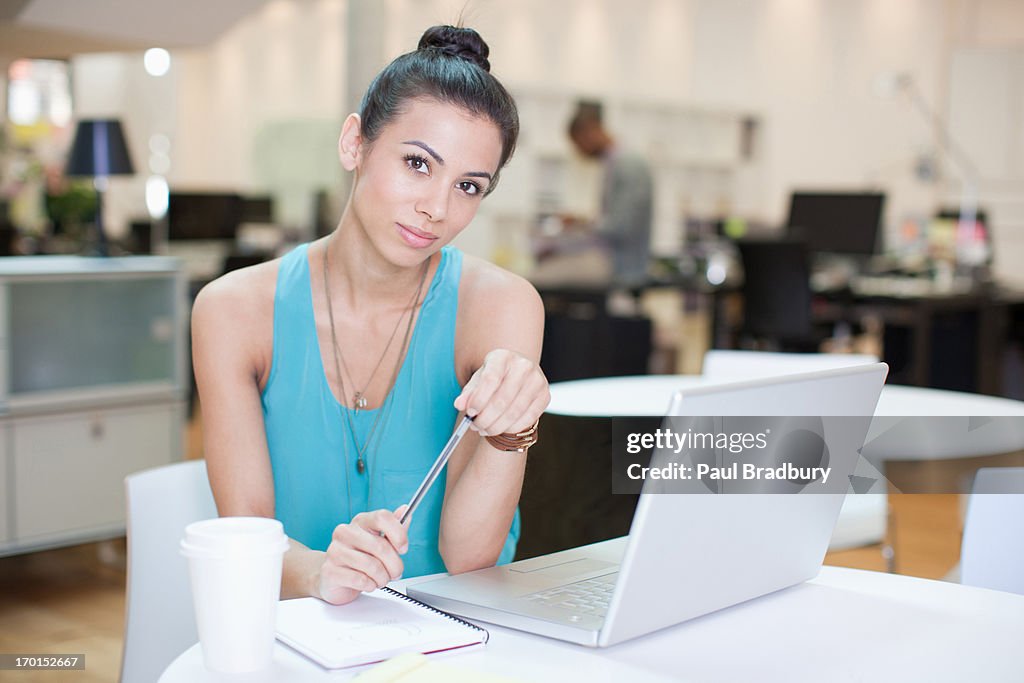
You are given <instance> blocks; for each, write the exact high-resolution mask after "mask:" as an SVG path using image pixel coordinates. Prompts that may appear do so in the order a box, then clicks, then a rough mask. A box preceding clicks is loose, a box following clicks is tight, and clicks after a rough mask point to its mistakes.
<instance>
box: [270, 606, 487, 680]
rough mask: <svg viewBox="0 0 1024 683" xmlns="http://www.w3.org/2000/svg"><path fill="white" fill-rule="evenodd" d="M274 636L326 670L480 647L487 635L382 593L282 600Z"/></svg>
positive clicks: (479, 630) (427, 608) (423, 607)
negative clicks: (334, 600)
mask: <svg viewBox="0 0 1024 683" xmlns="http://www.w3.org/2000/svg"><path fill="white" fill-rule="evenodd" d="M277 637H278V639H279V640H281V642H283V643H285V644H287V645H289V646H291V647H292V648H294V649H295V650H298V651H299V652H301V653H302V654H304V655H306V656H307V657H309V658H310V659H312V660H314V661H315V662H317V663H319V664H320V665H321V666H324V667H327V668H329V669H340V668H345V667H350V666H358V665H361V664H370V663H373V662H379V661H383V660H385V659H388V658H390V657H394V656H395V655H398V654H402V653H405V652H421V653H429V652H438V651H441V650H450V649H454V648H459V647H465V646H467V645H476V644H480V643H484V642H486V640H487V632H486V631H483V630H482V629H478V628H477V627H475V626H472V625H469V624H465V623H461V622H459V621H457V620H455V619H454V618H453V617H450V616H448V615H445V614H443V613H438V612H435V611H432V609H431V608H430V607H427V606H426V605H423V604H421V603H417V602H415V601H411V599H409V598H404V597H399V596H398V595H396V594H393V593H389V592H387V591H385V590H378V591H374V592H373V593H363V594H362V595H360V596H359V597H358V598H356V599H355V600H354V601H352V602H350V603H348V604H346V605H330V604H328V603H326V602H323V601H322V600H318V599H316V598H300V599H297V600H282V601H281V602H279V603H278V607H277Z"/></svg>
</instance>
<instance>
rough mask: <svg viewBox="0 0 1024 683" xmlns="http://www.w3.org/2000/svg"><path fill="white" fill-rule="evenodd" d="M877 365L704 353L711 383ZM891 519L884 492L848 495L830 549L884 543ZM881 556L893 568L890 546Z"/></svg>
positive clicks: (863, 360) (859, 359) (828, 356)
mask: <svg viewBox="0 0 1024 683" xmlns="http://www.w3.org/2000/svg"><path fill="white" fill-rule="evenodd" d="M877 362H878V357H877V356H872V355H870V354H866V353H773V352H770V351H735V350H731V349H712V350H710V351H707V352H706V353H705V354H704V367H703V370H702V374H703V375H704V377H706V378H708V379H710V380H714V381H719V380H721V381H722V382H733V381H740V380H747V379H756V378H760V377H777V376H779V375H789V374H795V373H800V372H814V371H816V370H830V369H832V368H847V367H850V366H852V365H865V364H868V363H877ZM888 519H889V499H888V496H886V495H885V494H884V493H865V494H859V495H848V496H847V497H846V500H845V501H843V507H842V510H840V512H839V518H838V520H837V521H836V526H835V529H834V530H833V531H832V538H831V540H830V541H829V545H828V547H829V550H846V549H847V548H859V547H862V546H866V545H875V544H876V543H884V542H885V537H886V531H887V527H888ZM882 555H883V557H884V558H885V560H886V562H887V564H888V565H889V568H890V569H892V567H893V565H894V553H893V549H892V547H891V545H889V544H885V545H883V547H882Z"/></svg>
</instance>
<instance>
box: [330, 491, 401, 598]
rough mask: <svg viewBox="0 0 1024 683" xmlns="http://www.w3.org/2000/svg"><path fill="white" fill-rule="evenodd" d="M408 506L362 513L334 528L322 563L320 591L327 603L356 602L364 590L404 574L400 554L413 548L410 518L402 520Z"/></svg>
mask: <svg viewBox="0 0 1024 683" xmlns="http://www.w3.org/2000/svg"><path fill="white" fill-rule="evenodd" d="M405 508H406V506H405V505H403V506H402V507H400V508H398V509H397V510H395V511H394V512H392V511H391V510H373V511H372V512H361V513H359V514H358V515H356V516H355V517H354V518H352V521H351V522H350V523H349V524H339V525H338V526H337V527H335V529H334V534H333V535H332V537H331V544H330V545H329V546H328V547H327V554H326V556H325V557H324V561H323V564H321V565H320V577H319V582H318V592H319V594H320V598H321V599H322V600H325V601H326V602H329V603H332V604H335V605H341V604H344V603H347V602H352V601H353V600H355V599H356V597H357V596H358V595H359V594H360V593H362V592H364V591H365V592H369V591H373V590H376V589H378V588H380V587H381V586H384V585H386V584H387V583H388V582H390V581H393V580H395V579H397V578H399V577H400V576H401V575H402V569H403V566H404V565H403V563H402V558H401V557H400V555H402V554H404V553H405V552H406V551H407V550H408V549H409V537H408V533H407V532H408V521H409V520H406V524H404V525H403V524H400V523H399V521H398V520H399V519H401V517H402V513H403V512H404V511H405Z"/></svg>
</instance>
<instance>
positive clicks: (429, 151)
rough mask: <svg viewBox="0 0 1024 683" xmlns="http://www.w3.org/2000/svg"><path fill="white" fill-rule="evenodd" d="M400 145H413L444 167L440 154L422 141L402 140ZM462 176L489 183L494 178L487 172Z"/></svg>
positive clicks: (471, 172)
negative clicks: (481, 179) (485, 179)
mask: <svg viewBox="0 0 1024 683" xmlns="http://www.w3.org/2000/svg"><path fill="white" fill-rule="evenodd" d="M402 144H403V145H413V146H415V147H419V148H420V149H422V150H423V151H424V152H426V153H427V154H429V155H430V156H432V157H434V159H435V160H436V161H437V163H439V164H441V165H442V166H444V157H442V156H441V155H440V154H438V153H437V152H435V151H434V148H433V147H431V146H430V145H428V144H427V143H425V142H423V141H422V140H403V141H402ZM464 175H466V176H468V177H470V178H487V180H489V181H490V180H494V176H492V175H491V174H490V173H488V172H487V171H470V172H469V173H466V174H464Z"/></svg>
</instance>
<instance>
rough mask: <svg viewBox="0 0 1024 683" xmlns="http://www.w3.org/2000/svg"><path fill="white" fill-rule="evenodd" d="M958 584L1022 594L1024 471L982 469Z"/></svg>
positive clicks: (967, 526) (971, 507)
mask: <svg viewBox="0 0 1024 683" xmlns="http://www.w3.org/2000/svg"><path fill="white" fill-rule="evenodd" d="M960 582H961V583H963V584H967V585H970V586H980V587H982V588H993V589H995V590H1000V591H1009V592H1011V593H1021V594H1024V467H990V468H983V469H980V470H978V473H977V475H976V476H975V478H974V487H973V488H972V489H971V498H970V501H969V502H968V504H967V519H966V520H965V521H964V537H963V541H962V543H961V546H960Z"/></svg>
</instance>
